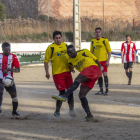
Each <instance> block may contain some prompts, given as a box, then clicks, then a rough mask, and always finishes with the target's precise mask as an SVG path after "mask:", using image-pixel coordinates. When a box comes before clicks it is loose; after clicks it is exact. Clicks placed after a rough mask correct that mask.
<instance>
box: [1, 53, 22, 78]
mask: <svg viewBox="0 0 140 140" xmlns="http://www.w3.org/2000/svg"><path fill="white" fill-rule="evenodd" d="M13 67H15V68H19V67H20V66H19V61H18V58H17V56H16V55H14V54H11V53H10V54H9V55H8V56H5V55H4V54H3V53H0V79H3V77H5V76H7V75H9V76H12V77H13V72H12V71H9V72H8V73H7V74H4V73H3V71H4V70H5V69H7V68H11V69H12V68H13Z"/></svg>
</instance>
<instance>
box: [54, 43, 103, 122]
mask: <svg viewBox="0 0 140 140" xmlns="http://www.w3.org/2000/svg"><path fill="white" fill-rule="evenodd" d="M67 53H68V55H69V57H70V59H69V60H68V63H69V65H70V67H71V68H76V69H77V70H78V71H79V72H80V74H79V75H78V76H77V77H76V78H75V80H74V83H73V84H72V85H71V86H70V88H69V89H68V90H67V91H66V92H65V94H63V95H60V96H52V98H53V99H56V100H60V101H66V100H67V98H68V97H69V96H70V95H71V93H72V92H73V91H74V90H76V89H77V88H78V86H79V85H80V84H81V86H80V92H79V98H80V100H81V104H82V107H83V108H84V110H85V112H86V113H87V116H86V118H85V119H86V120H87V121H89V120H93V115H92V114H91V112H90V109H89V105H88V100H87V98H86V94H87V93H88V92H89V91H90V90H91V89H92V88H93V87H94V84H95V82H96V81H97V80H98V78H99V77H100V75H101V71H102V70H103V67H102V66H101V65H100V63H99V61H98V59H97V58H96V57H95V56H94V55H93V54H92V53H91V52H90V51H89V50H87V49H83V50H80V51H77V52H76V51H75V48H74V46H73V45H69V46H68V47H67Z"/></svg>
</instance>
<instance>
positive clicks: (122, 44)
mask: <svg viewBox="0 0 140 140" xmlns="http://www.w3.org/2000/svg"><path fill="white" fill-rule="evenodd" d="M123 49H124V46H123V44H122V47H121V58H122V63H124V57H123V55H124V53H123Z"/></svg>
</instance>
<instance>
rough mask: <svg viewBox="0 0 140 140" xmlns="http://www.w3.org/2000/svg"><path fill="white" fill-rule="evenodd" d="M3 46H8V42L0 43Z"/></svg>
mask: <svg viewBox="0 0 140 140" xmlns="http://www.w3.org/2000/svg"><path fill="white" fill-rule="evenodd" d="M4 47H10V44H9V43H8V42H4V43H3V44H2V48H4Z"/></svg>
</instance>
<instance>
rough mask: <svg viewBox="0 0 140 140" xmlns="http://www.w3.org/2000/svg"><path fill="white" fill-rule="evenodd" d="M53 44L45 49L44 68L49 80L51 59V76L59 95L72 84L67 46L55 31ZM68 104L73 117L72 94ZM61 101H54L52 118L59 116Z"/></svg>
mask: <svg viewBox="0 0 140 140" xmlns="http://www.w3.org/2000/svg"><path fill="white" fill-rule="evenodd" d="M53 40H54V43H53V44H51V45H50V46H48V48H47V49H46V54H45V60H44V67H45V71H46V77H47V78H48V79H49V78H50V74H49V62H50V59H51V63H52V75H53V80H54V83H55V86H56V88H57V90H58V91H59V95H63V94H64V93H65V89H68V88H69V87H70V86H71V84H72V83H73V79H72V76H71V72H70V69H69V65H68V55H67V44H66V43H64V42H61V41H62V34H61V32H60V31H55V32H54V33H53ZM68 104H69V109H70V111H69V115H70V116H74V99H73V93H72V94H71V95H70V96H69V98H68ZM61 105H62V101H56V111H55V113H54V116H56V117H59V116H60V108H61Z"/></svg>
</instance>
